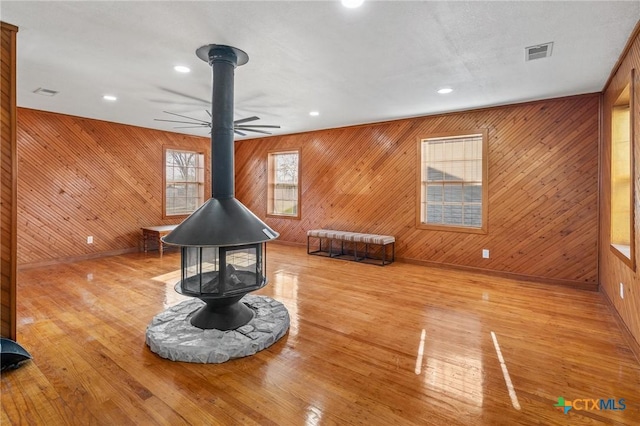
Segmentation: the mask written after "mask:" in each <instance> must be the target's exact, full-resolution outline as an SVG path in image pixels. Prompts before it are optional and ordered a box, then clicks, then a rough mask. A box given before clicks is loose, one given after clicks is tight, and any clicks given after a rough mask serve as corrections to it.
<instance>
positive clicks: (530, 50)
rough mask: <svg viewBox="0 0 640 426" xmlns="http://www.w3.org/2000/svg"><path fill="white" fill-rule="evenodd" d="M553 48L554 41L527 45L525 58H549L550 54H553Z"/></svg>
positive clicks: (528, 59) (531, 59)
mask: <svg viewBox="0 0 640 426" xmlns="http://www.w3.org/2000/svg"><path fill="white" fill-rule="evenodd" d="M552 49H553V42H550V43H544V44H537V45H535V46H529V47H525V48H524V51H525V60H527V61H533V60H534V59H542V58H548V57H549V56H551V50H552Z"/></svg>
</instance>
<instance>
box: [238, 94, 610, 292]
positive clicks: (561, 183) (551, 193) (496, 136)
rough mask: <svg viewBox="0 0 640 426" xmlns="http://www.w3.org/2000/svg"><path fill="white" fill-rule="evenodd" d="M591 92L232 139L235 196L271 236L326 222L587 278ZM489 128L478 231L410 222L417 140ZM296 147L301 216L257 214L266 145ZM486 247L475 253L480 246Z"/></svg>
mask: <svg viewBox="0 0 640 426" xmlns="http://www.w3.org/2000/svg"><path fill="white" fill-rule="evenodd" d="M598 111H599V95H598V94H590V95H583V96H577V97H570V98H562V99H555V100H547V101H539V102H531V103H526V104H519V105H511V106H504V107H496V108H488V109H482V110H476V111H467V112H462V113H452V114H443V115H437V116H428V117H421V118H413V119H407V120H398V121H391V122H385V123H377V124H370V125H363V126H355V127H349V128H340V129H331V130H323V131H316V132H309V133H301V134H295V135H286V136H275V137H269V138H262V139H253V140H243V141H239V142H236V195H237V197H238V198H239V199H240V200H241V201H242V202H243V203H245V204H246V205H247V206H248V207H249V208H250V209H251V210H253V211H254V212H255V213H256V214H258V215H259V216H260V217H262V218H263V219H264V220H265V221H266V223H268V224H269V225H270V226H272V227H273V228H274V229H275V230H277V231H278V232H280V234H281V237H280V238H281V240H283V241H287V242H291V243H298V244H304V243H305V242H306V231H307V230H308V229H314V228H333V229H338V230H350V231H358V232H372V233H381V234H391V235H395V236H396V241H397V246H396V250H397V256H398V257H400V258H404V259H409V260H413V261H419V262H420V261H423V262H429V263H439V264H446V265H454V266H464V267H473V268H478V269H483V270H489V271H496V272H501V273H512V274H518V275H522V276H530V277H538V278H542V279H544V278H546V279H549V280H554V281H561V282H566V283H568V284H570V285H571V284H573V285H577V286H581V285H584V284H590V285H591V286H592V287H595V286H596V285H597V238H598V234H597V210H598V209H597V202H598V198H597V197H598V193H597V190H598V134H599V123H598ZM474 128H484V129H487V130H488V134H489V182H488V185H489V222H488V229H489V230H488V233H487V234H486V235H482V234H465V233H459V232H446V231H432V230H423V229H417V228H416V226H415V223H416V215H417V214H418V212H417V211H416V205H417V202H416V196H417V195H416V185H417V184H418V171H417V170H416V164H417V158H416V156H417V149H416V144H417V141H418V139H419V138H421V137H426V136H429V135H433V134H441V133H448V132H453V131H464V130H468V129H474ZM292 148H300V150H301V170H302V175H301V185H302V216H301V219H300V220H291V219H285V218H272V217H269V218H267V217H266V205H267V204H266V198H265V194H266V188H267V183H266V179H267V174H266V170H267V168H266V167H267V165H266V164H267V163H266V161H267V154H266V153H267V152H268V151H272V150H279V149H292ZM483 248H487V249H490V251H491V258H490V259H483V258H482V256H481V253H482V249H483Z"/></svg>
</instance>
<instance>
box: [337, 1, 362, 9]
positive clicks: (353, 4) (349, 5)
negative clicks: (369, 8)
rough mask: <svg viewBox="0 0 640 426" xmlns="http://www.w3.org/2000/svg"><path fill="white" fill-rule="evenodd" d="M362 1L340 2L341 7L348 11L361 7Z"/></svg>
mask: <svg viewBox="0 0 640 426" xmlns="http://www.w3.org/2000/svg"><path fill="white" fill-rule="evenodd" d="M362 3H364V0H342V5H343V6H344V7H346V8H348V9H355V8H357V7H360V6H362Z"/></svg>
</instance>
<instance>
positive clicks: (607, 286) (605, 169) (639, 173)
mask: <svg viewBox="0 0 640 426" xmlns="http://www.w3.org/2000/svg"><path fill="white" fill-rule="evenodd" d="M628 47H629V48H628V50H626V51H625V53H624V54H623V56H622V57H621V61H620V63H619V67H618V68H617V69H616V70H614V73H613V75H612V78H611V79H610V80H609V84H608V85H607V87H606V88H605V90H604V100H603V108H602V122H603V132H602V133H603V138H602V144H601V159H602V160H601V170H602V176H601V181H600V194H601V197H600V250H599V252H600V254H599V261H600V272H599V275H600V286H601V288H602V291H604V292H605V294H606V295H607V297H608V299H609V300H610V301H611V302H612V304H613V306H614V308H615V309H616V311H617V312H618V314H619V315H620V317H621V318H622V320H623V321H624V323H625V325H626V326H627V328H628V329H629V331H630V332H631V334H632V335H633V337H634V338H635V340H636V346H637V347H640V271H639V269H640V21H639V22H638V25H637V26H636V30H635V31H634V33H633V35H632V37H631V39H630V43H629V46H628ZM632 69H635V82H634V83H635V93H633V94H632V95H631V96H630V100H632V102H634V105H633V107H632V108H634V109H632V111H633V114H634V116H635V117H634V128H633V138H632V141H633V153H634V154H633V155H634V158H635V167H634V170H633V175H632V179H633V180H634V181H635V193H634V198H633V200H634V205H635V219H634V222H635V265H636V266H635V271H634V270H632V269H631V268H630V267H629V266H627V265H626V264H625V263H624V262H623V261H622V260H621V259H620V258H618V257H617V256H616V255H614V254H613V252H612V250H611V247H610V245H611V237H610V232H609V230H610V229H611V167H610V162H611V106H612V105H613V102H614V101H615V99H616V98H617V96H618V95H619V94H620V92H621V90H622V89H623V88H624V87H625V86H626V85H627V84H629V83H630V82H631V80H630V78H631V70H632ZM620 283H623V284H624V286H625V292H624V299H623V298H621V297H620Z"/></svg>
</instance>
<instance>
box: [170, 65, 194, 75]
mask: <svg viewBox="0 0 640 426" xmlns="http://www.w3.org/2000/svg"><path fill="white" fill-rule="evenodd" d="M173 69H174V71H176V72H179V73H183V74H186V73H188V72H191V68H189V67H185V66H184V65H176V66H175V67H173Z"/></svg>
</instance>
